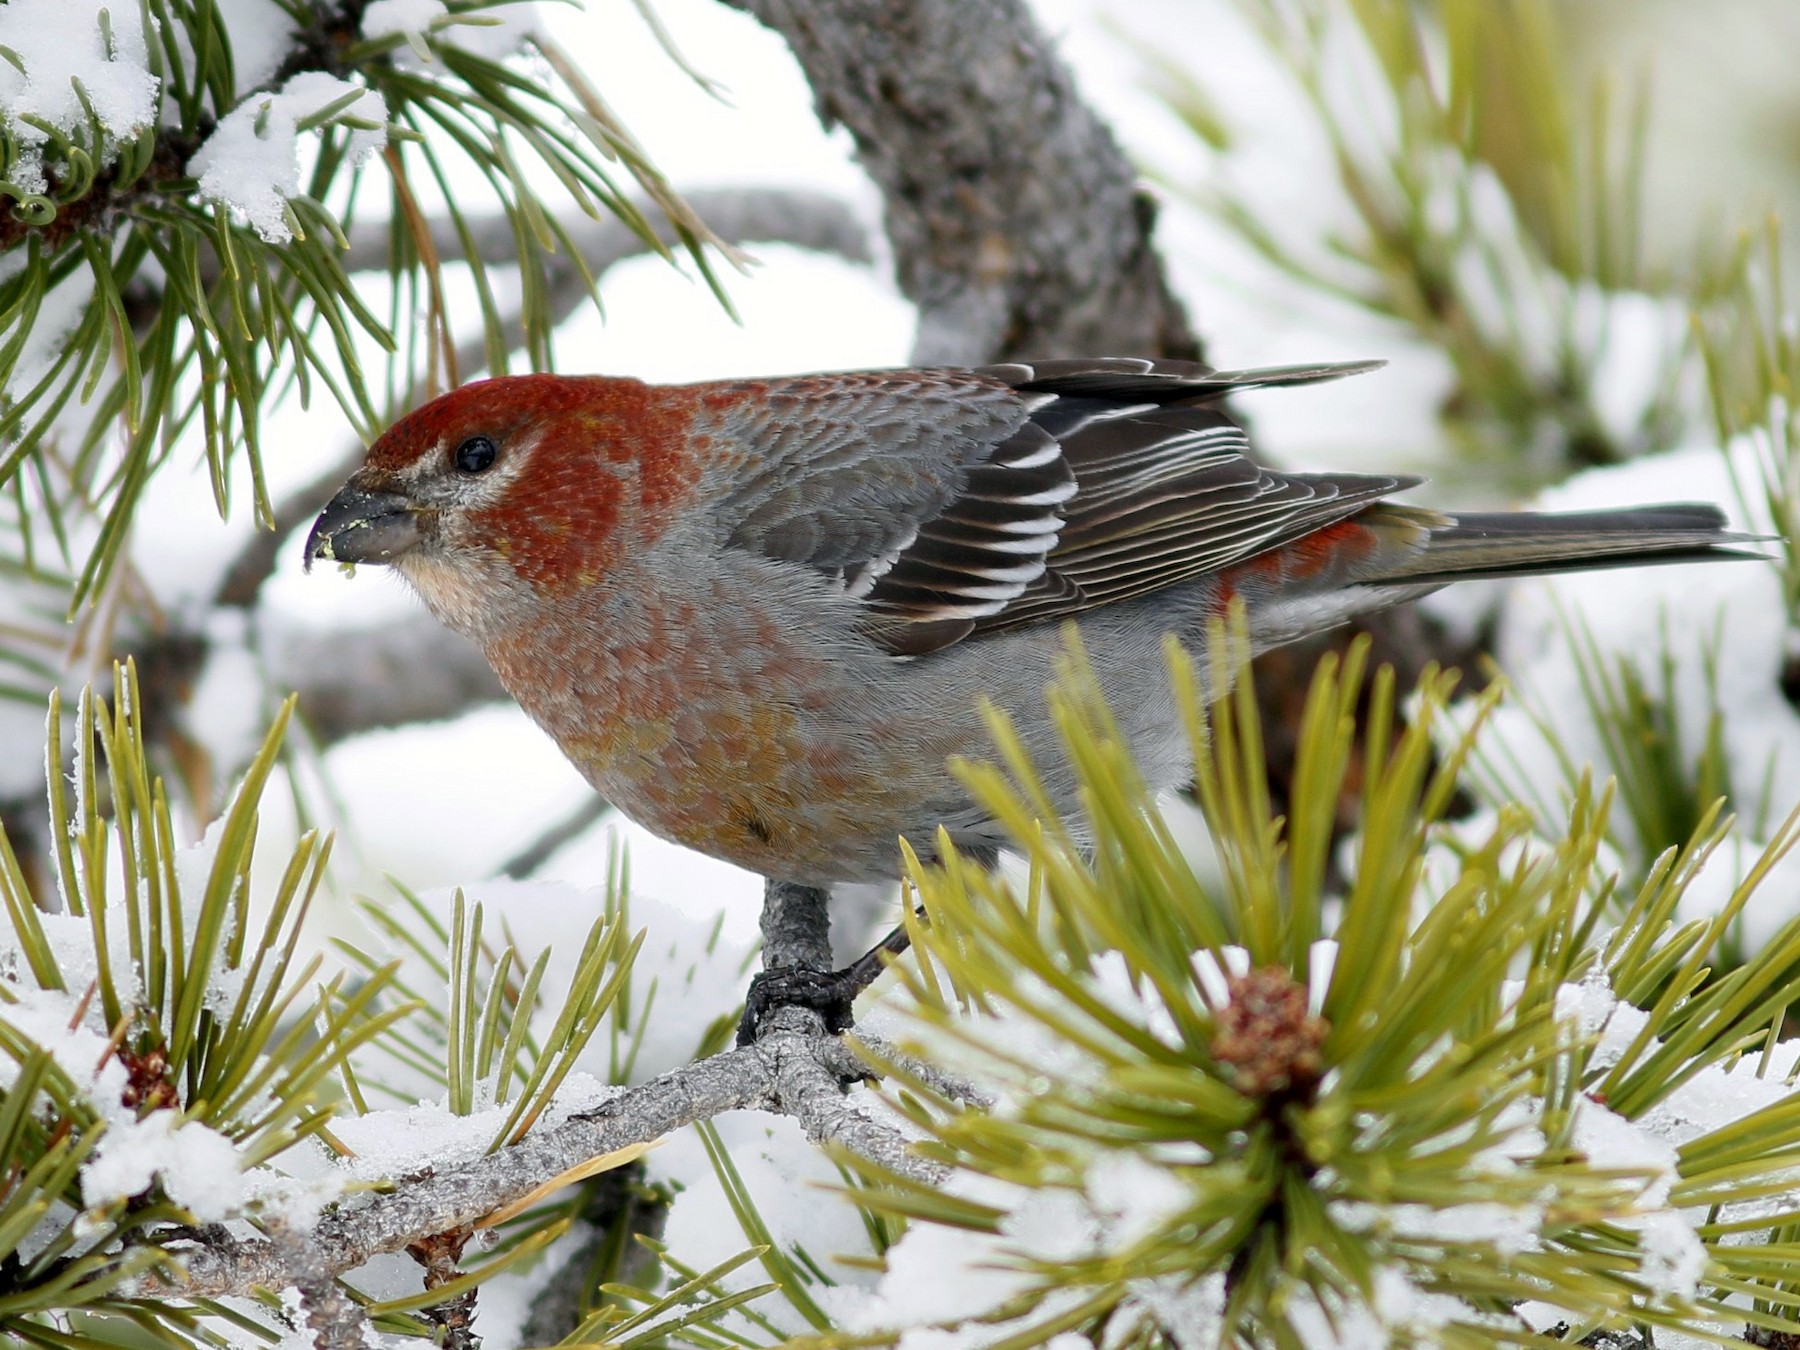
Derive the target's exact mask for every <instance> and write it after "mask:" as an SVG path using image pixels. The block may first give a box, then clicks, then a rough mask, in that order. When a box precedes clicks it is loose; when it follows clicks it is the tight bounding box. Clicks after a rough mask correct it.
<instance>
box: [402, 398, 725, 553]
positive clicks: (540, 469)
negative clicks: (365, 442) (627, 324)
mask: <svg viewBox="0 0 1800 1350" xmlns="http://www.w3.org/2000/svg"><path fill="white" fill-rule="evenodd" d="M692 416H693V409H692V404H691V402H690V401H688V399H687V398H686V397H685V396H684V391H682V390H680V389H669V388H657V387H653V386H650V385H647V384H644V383H642V382H641V381H638V380H628V379H610V378H606V377H603V376H567V375H516V376H502V377H500V378H498V379H492V380H479V381H477V382H475V383H473V384H468V385H464V386H463V387H462V388H460V389H456V390H453V391H452V392H450V393H448V394H445V395H444V396H443V397H442V398H438V399H434V400H433V401H432V402H430V403H428V404H426V405H425V406H424V407H422V408H420V409H418V410H417V411H415V412H412V413H410V414H408V415H407V416H406V417H404V418H402V419H401V420H400V421H398V422H396V423H395V424H394V425H393V426H392V427H391V428H389V429H388V431H387V432H386V433H385V434H383V435H382V436H381V438H380V439H379V440H377V441H376V442H375V444H374V446H372V447H371V448H370V450H369V457H368V463H369V465H370V467H372V468H375V469H377V470H387V471H389V472H395V471H398V470H401V469H403V468H405V467H407V466H409V465H411V464H413V463H416V462H417V461H418V460H420V459H421V458H423V457H425V456H427V455H431V454H441V455H445V456H452V455H454V454H455V453H456V447H457V446H459V445H461V444H462V443H463V442H464V441H465V440H467V439H468V438H469V437H471V436H477V435H479V436H487V437H489V438H491V439H492V440H493V441H494V443H495V444H496V445H497V446H498V447H499V448H500V453H501V456H502V458H503V459H504V457H505V456H507V455H509V454H519V453H525V454H528V455H529V459H528V461H527V463H526V464H525V466H524V468H523V470H522V471H521V472H520V473H519V474H518V476H517V477H515V478H514V479H512V481H511V482H510V484H509V485H508V487H507V491H506V495H505V497H504V499H503V500H502V501H501V502H500V503H499V504H497V505H495V506H492V507H489V508H487V509H486V510H480V511H472V512H471V513H470V515H469V519H470V521H471V522H472V523H473V524H475V525H476V526H477V527H478V528H479V529H480V530H481V531H482V532H483V533H484V534H485V535H486V539H485V541H484V542H486V543H487V544H488V545H489V546H490V547H492V548H494V549H495V550H496V551H498V552H499V553H501V554H502V555H503V556H505V557H506V558H508V559H509V560H510V561H511V562H512V564H513V566H514V568H515V569H516V570H517V571H518V572H519V574H520V575H521V576H524V577H527V578H529V579H530V580H532V581H535V582H537V583H539V584H541V585H546V586H552V587H561V586H565V585H569V584H575V585H589V584H592V583H593V582H594V581H597V580H599V579H600V578H601V577H603V576H605V575H606V573H607V571H608V570H609V569H610V567H611V565H612V564H613V562H614V561H615V559H616V558H617V556H618V551H619V548H620V545H621V542H622V541H621V539H620V531H621V530H627V529H628V530H631V531H632V533H633V534H634V535H635V536H636V537H637V538H640V539H654V538H655V537H656V536H658V535H660V534H661V533H662V532H663V530H664V529H666V528H667V526H668V524H669V522H670V521H671V519H672V518H673V511H674V510H675V508H677V507H678V506H679V504H680V503H681V502H682V501H683V500H684V499H685V497H686V496H687V494H688V492H689V491H691V489H692V488H693V485H694V483H695V482H696V480H697V479H698V477H699V473H700V464H699V461H698V458H697V456H695V455H694V454H692V453H691V452H690V446H689V442H688V435H687V431H688V427H689V424H690V423H691V421H692Z"/></svg>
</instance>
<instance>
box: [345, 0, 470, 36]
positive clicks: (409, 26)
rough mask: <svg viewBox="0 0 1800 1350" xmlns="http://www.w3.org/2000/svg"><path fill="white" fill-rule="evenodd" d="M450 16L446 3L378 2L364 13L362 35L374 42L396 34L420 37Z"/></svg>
mask: <svg viewBox="0 0 1800 1350" xmlns="http://www.w3.org/2000/svg"><path fill="white" fill-rule="evenodd" d="M449 12H450V11H449V10H448V9H446V8H445V6H444V0H374V3H373V4H371V5H370V6H369V7H368V8H367V9H365V10H364V11H363V17H362V35H363V36H364V37H365V38H368V39H369V40H370V41H374V40H375V39H377V38H384V37H392V36H393V35H394V34H396V33H403V34H410V35H413V36H417V35H419V34H422V33H428V32H430V31H431V25H432V23H433V22H434V21H436V20H438V19H441V18H443V17H444V15H446V14H448V13H449Z"/></svg>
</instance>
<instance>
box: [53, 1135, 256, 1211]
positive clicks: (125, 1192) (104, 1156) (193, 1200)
mask: <svg viewBox="0 0 1800 1350" xmlns="http://www.w3.org/2000/svg"><path fill="white" fill-rule="evenodd" d="M242 1169H243V1161H242V1159H241V1157H240V1156H239V1154H238V1151H237V1146H236V1145H234V1144H233V1143H232V1142H231V1140H229V1139H227V1138H226V1137H225V1136H224V1135H222V1134H220V1133H219V1132H218V1131H217V1130H214V1129H210V1128H209V1127H207V1126H205V1125H202V1124H200V1123H199V1122H197V1121H187V1122H183V1121H182V1120H181V1118H180V1113H179V1112H177V1111H173V1110H167V1109H165V1110H161V1111H152V1112H151V1113H150V1114H149V1115H147V1116H145V1117H144V1118H143V1119H142V1120H138V1119H136V1118H134V1117H131V1116H125V1117H122V1118H119V1119H115V1120H114V1121H113V1122H112V1123H111V1124H110V1125H109V1126H107V1129H106V1133H105V1134H104V1135H103V1136H102V1137H101V1139H100V1143H99V1145H98V1147H97V1149H96V1151H95V1154H94V1156H93V1157H92V1158H91V1159H90V1160H89V1161H88V1162H87V1163H86V1164H85V1165H84V1166H83V1167H82V1169H81V1198H82V1199H83V1200H84V1201H85V1202H86V1203H87V1204H88V1205H89V1207H90V1208H91V1207H97V1206H101V1205H104V1204H107V1203H109V1202H111V1201H114V1200H122V1199H125V1198H126V1197H128V1196H133V1195H136V1194H138V1193H139V1192H140V1191H144V1190H147V1189H148V1188H149V1186H150V1184H151V1182H152V1181H154V1180H160V1181H161V1182H162V1185H163V1190H164V1191H166V1192H167V1193H168V1196H169V1199H171V1200H173V1201H174V1202H175V1203H176V1204H178V1205H180V1206H182V1207H183V1208H184V1209H186V1210H188V1211H189V1212H191V1213H192V1214H193V1215H194V1217H195V1218H196V1219H198V1220H200V1221H201V1222H202V1223H216V1222H219V1221H221V1220H224V1219H228V1218H233V1217H235V1216H236V1214H237V1211H238V1206H239V1204H240V1203H241V1202H242V1199H243V1190H244V1188H243V1171H242Z"/></svg>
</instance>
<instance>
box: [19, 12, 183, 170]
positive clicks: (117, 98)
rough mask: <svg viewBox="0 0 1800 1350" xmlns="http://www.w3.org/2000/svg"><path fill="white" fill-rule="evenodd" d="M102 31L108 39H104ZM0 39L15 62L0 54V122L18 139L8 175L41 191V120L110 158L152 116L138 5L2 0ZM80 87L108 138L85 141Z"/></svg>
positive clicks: (152, 83) (45, 136)
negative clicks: (91, 142) (18, 149)
mask: <svg viewBox="0 0 1800 1350" xmlns="http://www.w3.org/2000/svg"><path fill="white" fill-rule="evenodd" d="M109 37H110V41H109ZM0 47H5V48H7V49H8V50H9V51H10V52H11V53H12V55H14V56H16V57H17V58H18V61H19V63H20V64H21V65H23V67H24V69H23V70H22V71H21V70H20V69H19V68H18V66H16V65H14V64H13V62H11V61H6V60H0V123H3V124H4V125H5V127H6V130H7V131H8V132H9V133H10V134H11V135H13V136H14V137H16V138H18V140H19V141H20V142H21V143H22V149H23V153H22V154H21V155H20V157H19V159H18V160H17V162H15V163H14V165H13V168H12V171H11V174H10V175H9V176H10V178H11V181H12V182H13V183H14V184H15V185H17V186H18V187H21V188H23V189H24V190H26V191H27V192H43V191H44V190H45V188H46V183H45V178H44V168H45V163H44V157H43V155H44V147H45V146H46V145H47V144H48V143H49V141H50V136H49V133H48V132H46V131H45V130H44V129H43V128H42V127H41V126H38V125H35V124H34V122H33V121H32V120H27V119H35V120H36V121H37V122H47V123H49V124H50V125H51V126H53V127H54V128H55V129H56V130H57V131H58V132H60V133H61V134H62V135H64V136H66V137H68V138H70V139H72V140H74V141H75V143H76V144H78V145H81V146H82V147H83V148H84V149H89V150H90V153H93V154H94V155H96V156H97V157H98V160H99V163H100V164H102V165H104V164H107V163H110V162H111V161H112V159H113V158H114V157H115V155H116V153H117V145H118V143H119V141H121V140H123V139H124V138H126V137H128V136H132V135H135V134H136V133H137V132H138V131H139V130H140V129H142V128H143V127H146V126H148V125H150V123H151V121H152V120H153V119H154V118H155V116H156V95H157V84H156V80H155V78H154V77H153V76H152V75H151V74H150V71H149V70H148V68H147V66H146V62H147V61H148V59H149V54H148V51H147V49H146V46H145V42H144V28H143V21H142V12H141V10H140V9H139V7H138V6H137V5H136V4H130V3H123V4H121V3H117V2H116V0H115V3H111V4H102V3H95V0H8V3H6V4H5V5H0ZM77 83H79V84H80V86H81V90H82V91H83V92H84V93H85V94H86V95H87V100H88V105H89V106H91V107H92V109H93V116H94V118H95V119H96V120H97V121H98V122H99V123H100V126H101V127H102V129H103V130H104V131H105V133H106V135H107V137H109V138H110V140H109V141H108V142H104V143H102V144H99V145H92V146H91V147H90V146H89V137H88V135H87V124H88V108H87V107H84V106H83V104H82V100H81V96H80V95H79V94H78V93H77V92H76V84H77Z"/></svg>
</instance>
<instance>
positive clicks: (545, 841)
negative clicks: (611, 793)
mask: <svg viewBox="0 0 1800 1350" xmlns="http://www.w3.org/2000/svg"><path fill="white" fill-rule="evenodd" d="M612 809H613V808H612V803H611V802H609V801H607V800H606V798H604V797H602V796H600V795H599V794H598V793H590V794H588V795H587V796H586V797H584V798H582V801H581V805H579V806H577V807H576V808H575V809H574V810H573V811H571V812H569V814H568V815H566V816H564V817H563V818H562V819H561V820H558V821H555V822H553V823H552V824H550V825H549V826H547V827H546V828H545V829H544V830H543V831H542V832H541V833H540V834H539V835H538V837H537V838H536V839H533V840H532V841H531V842H530V843H529V844H527V845H526V846H525V847H524V848H522V849H520V850H519V851H518V852H517V853H515V854H513V855H512V857H510V858H508V859H507V860H506V861H505V862H503V863H501V864H500V875H501V876H503V877H511V878H513V880H515V881H523V880H525V879H526V878H527V877H529V876H531V875H532V874H533V873H535V872H536V871H537V870H538V868H540V867H542V866H543V865H544V864H545V863H547V862H549V861H550V858H551V855H552V854H554V853H555V852H556V851H557V850H558V849H560V848H561V847H562V846H563V845H564V844H567V843H570V842H572V841H573V840H576V839H579V838H580V837H581V836H582V835H584V834H586V833H587V832H588V831H589V830H590V829H592V828H593V827H594V826H595V825H598V824H599V823H600V822H601V821H602V820H604V819H605V818H606V817H607V815H608V814H610V813H611V811H612Z"/></svg>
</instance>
